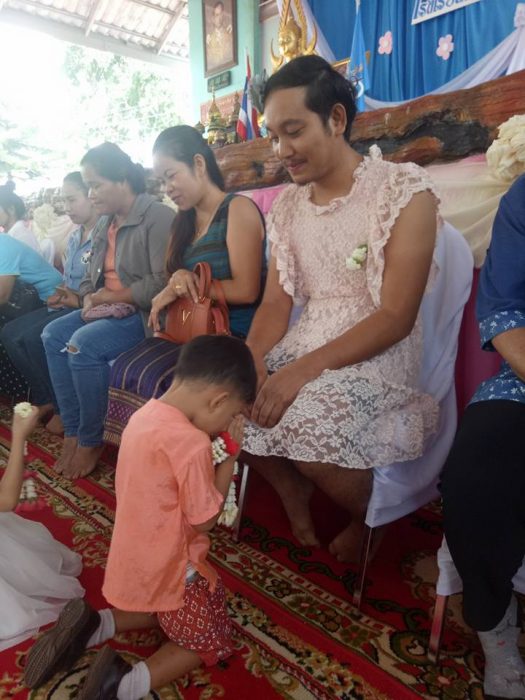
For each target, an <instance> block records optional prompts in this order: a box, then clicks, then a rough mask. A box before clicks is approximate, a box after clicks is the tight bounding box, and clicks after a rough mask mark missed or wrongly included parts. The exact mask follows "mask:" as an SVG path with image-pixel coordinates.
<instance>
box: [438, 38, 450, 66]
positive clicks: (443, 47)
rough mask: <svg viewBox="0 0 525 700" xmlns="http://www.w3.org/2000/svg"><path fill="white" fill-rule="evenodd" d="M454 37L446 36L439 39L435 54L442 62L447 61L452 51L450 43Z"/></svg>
mask: <svg viewBox="0 0 525 700" xmlns="http://www.w3.org/2000/svg"><path fill="white" fill-rule="evenodd" d="M453 38H454V37H453V36H452V34H447V35H446V36H442V37H440V38H439V46H438V47H437V49H436V54H437V55H438V56H440V57H441V58H442V59H443V60H444V61H448V59H449V58H450V54H451V53H452V51H454V42H453V41H452V39H453Z"/></svg>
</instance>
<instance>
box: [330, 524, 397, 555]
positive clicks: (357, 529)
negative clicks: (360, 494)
mask: <svg viewBox="0 0 525 700" xmlns="http://www.w3.org/2000/svg"><path fill="white" fill-rule="evenodd" d="M364 532H365V523H364V522H363V523H361V524H359V523H355V522H354V523H352V524H351V525H349V526H348V527H347V528H346V529H345V530H343V531H342V532H340V533H339V534H338V535H337V537H335V538H334V539H333V540H332V542H330V544H329V546H328V549H329V551H330V552H331V553H332V554H333V555H334V557H336V559H337V561H342V562H347V563H349V564H355V563H357V562H359V560H360V558H361V547H362V543H363V535H364ZM385 532H386V525H383V526H381V527H376V528H374V533H373V536H372V544H371V546H370V551H369V552H368V563H370V562H371V561H372V559H373V558H374V557H375V555H376V552H377V550H378V549H379V545H380V544H381V542H382V541H383V537H384V536H385Z"/></svg>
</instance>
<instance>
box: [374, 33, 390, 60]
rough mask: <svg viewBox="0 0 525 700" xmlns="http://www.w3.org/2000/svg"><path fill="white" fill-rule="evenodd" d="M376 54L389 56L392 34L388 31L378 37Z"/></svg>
mask: <svg viewBox="0 0 525 700" xmlns="http://www.w3.org/2000/svg"><path fill="white" fill-rule="evenodd" d="M377 53H381V54H391V53H392V32H391V31H388V32H385V33H384V34H383V36H380V37H379V47H378V49H377Z"/></svg>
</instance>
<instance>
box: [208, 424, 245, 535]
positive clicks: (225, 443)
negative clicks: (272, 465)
mask: <svg viewBox="0 0 525 700" xmlns="http://www.w3.org/2000/svg"><path fill="white" fill-rule="evenodd" d="M238 451H239V445H238V444H237V443H236V442H235V440H234V439H233V438H232V436H231V435H230V434H229V433H220V435H218V437H216V438H215V440H213V442H212V443H211V454H212V459H213V465H214V466H215V467H216V466H217V465H218V464H220V463H221V462H224V460H225V459H228V457H231V456H232V455H235V454H237V452H238ZM238 473H239V464H238V463H237V462H235V466H234V468H233V479H232V480H231V483H230V488H229V490H228V495H227V496H226V500H225V501H224V508H223V509H222V513H221V514H220V516H219V520H218V523H219V525H225V526H226V527H232V525H233V523H234V522H235V519H236V518H237V513H238V512H239V507H238V506H237V489H236V487H235V481H236V476H237V474H238Z"/></svg>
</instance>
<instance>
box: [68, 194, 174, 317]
mask: <svg viewBox="0 0 525 700" xmlns="http://www.w3.org/2000/svg"><path fill="white" fill-rule="evenodd" d="M174 217H175V212H174V211H173V209H171V208H170V207H167V206H166V205H164V204H161V203H160V202H158V201H157V200H156V199H155V198H154V197H152V196H151V195H149V194H139V195H137V198H136V200H135V202H134V203H133V207H132V208H131V211H130V212H129V214H128V217H127V219H126V221H125V222H124V224H123V225H122V226H121V227H120V228H119V230H118V232H117V239H116V244H115V270H116V272H117V274H118V276H119V279H120V281H121V282H122V284H123V285H124V286H125V287H129V288H130V289H131V294H132V296H133V301H134V302H135V304H136V305H137V306H138V307H139V309H140V311H141V315H142V320H143V322H144V327H145V328H146V324H147V318H148V313H149V310H150V308H151V300H152V299H153V297H154V296H155V295H156V294H158V293H159V292H160V291H161V289H163V288H164V287H165V286H166V272H165V261H166V250H167V247H168V241H169V238H170V234H171V224H172V222H173V219H174ZM110 223H111V217H109V216H102V217H101V218H100V219H99V220H98V222H97V225H96V227H95V230H94V231H93V234H92V236H91V239H92V241H93V242H92V246H91V256H90V260H89V264H88V266H87V269H86V274H85V276H84V279H83V280H82V282H81V283H80V288H79V292H78V293H79V295H80V296H81V297H84V296H85V295H86V294H91V293H92V292H95V291H96V290H97V289H100V288H101V287H103V286H104V260H105V257H106V250H107V233H108V228H109V225H110Z"/></svg>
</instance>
